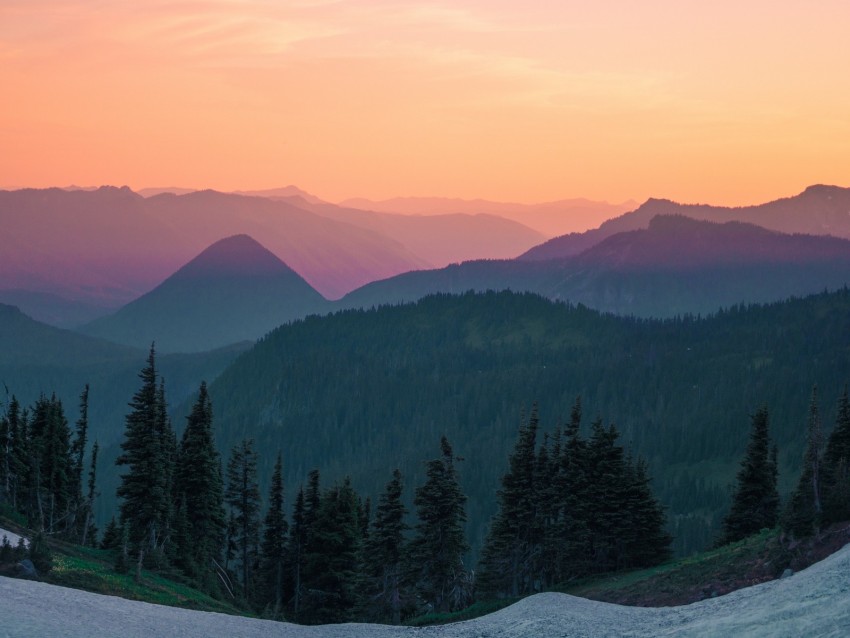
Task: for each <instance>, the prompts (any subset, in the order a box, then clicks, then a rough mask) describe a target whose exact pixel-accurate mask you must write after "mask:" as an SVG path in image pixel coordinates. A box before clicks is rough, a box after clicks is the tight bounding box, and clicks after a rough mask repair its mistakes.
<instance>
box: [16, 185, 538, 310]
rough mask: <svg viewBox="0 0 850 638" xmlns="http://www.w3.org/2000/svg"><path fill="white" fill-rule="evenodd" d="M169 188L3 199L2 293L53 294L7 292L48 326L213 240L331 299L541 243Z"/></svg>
mask: <svg viewBox="0 0 850 638" xmlns="http://www.w3.org/2000/svg"><path fill="white" fill-rule="evenodd" d="M168 190H175V189H154V191H160V192H156V193H154V192H152V191H148V192H146V194H147V195H148V196H147V197H142V196H141V195H139V194H138V193H135V192H133V191H132V190H130V189H129V188H127V187H121V188H116V187H111V186H108V187H100V188H98V189H95V190H73V191H72V190H66V189H60V188H51V189H23V190H17V191H0V227H2V228H3V229H4V231H3V233H2V234H0V254H2V255H3V259H2V260H0V290H8V291H11V290H14V291H22V292H23V293H43V294H49V295H54V296H55V298H54V299H53V300H52V302H51V301H50V299H48V298H47V297H44V296H42V297H40V298H35V297H31V298H29V299H27V298H26V297H25V296H21V295H20V294H18V293H16V295H17V297H16V300H20V301H22V303H24V304H28V306H29V307H28V310H30V311H35V312H38V313H40V314H41V316H42V317H43V318H46V319H47V318H50V317H51V316H53V315H55V314H61V313H62V312H65V311H73V312H74V313H78V310H77V309H73V308H70V307H69V306H68V304H67V303H65V302H66V301H71V302H82V303H83V304H84V305H86V306H88V307H91V308H96V307H106V308H109V307H116V306H120V305H123V304H125V303H127V302H128V301H130V300H132V299H134V298H136V297H138V296H139V295H140V294H143V293H145V292H147V291H149V290H151V289H152V288H153V287H154V286H156V285H158V284H159V283H161V282H162V281H163V280H165V278H166V277H168V276H169V275H171V274H172V273H174V271H176V270H177V268H179V267H180V266H182V265H183V264H185V263H186V262H187V261H189V260H190V259H191V258H192V257H193V256H195V255H197V254H198V253H199V252H201V251H202V250H203V249H204V248H206V247H207V246H209V245H210V244H212V243H213V242H215V241H217V240H219V239H221V238H222V237H227V236H231V235H236V234H248V235H250V236H252V237H255V238H257V239H259V240H261V241H262V242H263V244H264V245H265V246H266V247H267V248H268V249H269V250H270V251H271V252H273V253H274V254H275V255H277V256H278V257H280V258H281V259H283V260H284V261H285V262H286V263H287V264H288V265H289V266H290V267H291V268H292V269H293V270H295V271H296V272H298V273H299V274H300V275H301V276H302V277H304V278H305V279H306V280H307V281H308V282H309V283H310V284H311V285H312V286H313V287H314V288H316V289H317V290H319V291H320V292H321V293H322V294H323V295H324V296H326V297H328V298H338V297H341V296H342V295H343V294H345V293H346V292H349V291H351V290H353V289H355V288H357V287H359V286H362V285H363V284H365V283H368V282H370V281H375V280H378V279H384V278H387V277H390V276H392V275H395V274H398V273H401V272H408V271H411V270H417V269H421V268H429V267H435V266H437V265H444V264H446V263H452V262H455V261H463V260H466V259H470V258H479V257H482V256H489V257H514V256H516V255H518V254H520V253H522V252H524V251H525V250H527V249H528V248H530V247H532V246H534V245H536V244H539V243H540V242H541V241H542V240H543V238H544V237H543V236H541V235H540V234H539V233H536V232H535V231H532V230H530V229H528V228H526V227H523V226H521V225H520V224H517V223H516V222H511V221H508V220H504V219H501V218H496V217H473V216H468V215H467V216H446V217H444V218H429V219H413V218H406V217H401V216H387V215H383V214H380V213H371V212H364V211H355V210H353V209H341V208H339V207H336V206H334V205H332V204H327V203H324V202H321V200H318V198H315V197H313V196H311V195H310V194H309V193H305V192H303V191H301V190H300V189H297V188H295V187H287V188H286V189H277V190H272V191H267V192H266V191H264V192H265V193H266V195H268V196H262V197H261V196H255V195H238V194H232V193H219V192H216V191H210V190H202V191H191V192H187V193H185V194H180V195H176V194H173V193H171V192H166V191H168ZM176 190H178V191H179V192H182V190H183V189H176ZM280 194H285V196H282V197H280V196H278V195H280ZM467 240H468V241H467ZM405 242H406V243H405ZM406 244H409V245H406ZM411 246H412V247H411ZM63 300H64V301H63ZM51 304H52V305H51ZM62 320H64V321H65V322H66V323H68V324H71V323H73V322H72V320H71V319H70V318H68V319H64V318H63V319H62Z"/></svg>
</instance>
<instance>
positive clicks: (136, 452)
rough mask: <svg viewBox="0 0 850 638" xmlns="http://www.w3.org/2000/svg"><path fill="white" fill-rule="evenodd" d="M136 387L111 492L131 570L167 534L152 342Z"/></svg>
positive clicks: (159, 545)
mask: <svg viewBox="0 0 850 638" xmlns="http://www.w3.org/2000/svg"><path fill="white" fill-rule="evenodd" d="M139 378H140V379H141V381H142V387H141V388H139V390H138V391H137V392H136V394H135V395H133V399H132V401H131V402H130V408H131V410H130V413H129V414H128V415H127V417H126V419H125V423H126V427H125V432H124V440H123V441H122V442H121V450H122V453H121V454H120V455H119V457H118V458H117V459H116V461H115V463H116V465H126V466H127V468H128V471H127V473H126V474H123V475H122V476H121V484H120V485H119V486H118V490H117V494H118V497H119V498H120V499H121V524H122V526H123V527H124V528H125V530H126V534H127V538H128V542H129V544H130V547H129V548H128V549H130V550H132V552H134V553H135V554H136V556H137V561H136V564H137V571H136V573H137V575H139V574H140V569H141V565H142V563H143V561H144V557H145V555H146V553H152V552H155V551H156V550H158V549H161V548H162V546H163V544H164V543H165V541H166V539H167V536H168V534H167V527H168V518H169V516H168V512H169V508H170V498H171V494H169V493H168V491H167V483H166V481H167V475H168V468H167V465H168V460H167V458H165V454H164V450H165V446H164V442H163V440H162V436H163V427H162V423H161V415H162V412H163V410H164V406H163V405H162V402H163V401H164V397H162V396H161V393H160V392H158V390H157V375H156V355H155V352H154V347H153V345H152V346H151V349H150V353H149V355H148V361H147V365H146V366H145V367H144V368H143V369H142V371H141V372H140V373H139Z"/></svg>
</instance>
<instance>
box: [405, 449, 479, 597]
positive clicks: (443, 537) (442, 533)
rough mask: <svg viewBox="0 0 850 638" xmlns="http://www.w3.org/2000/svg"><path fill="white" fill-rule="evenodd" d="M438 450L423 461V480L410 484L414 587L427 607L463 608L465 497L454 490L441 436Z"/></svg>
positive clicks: (450, 459) (466, 587) (451, 459)
mask: <svg viewBox="0 0 850 638" xmlns="http://www.w3.org/2000/svg"><path fill="white" fill-rule="evenodd" d="M440 451H441V452H442V455H441V457H440V458H438V459H434V460H432V461H428V462H427V464H426V472H425V474H426V477H427V478H426V480H425V483H424V485H422V486H421V487H418V488H416V492H415V497H414V501H413V502H414V504H415V505H416V513H417V517H418V519H419V522H418V523H417V525H416V536H415V537H414V539H413V541H412V544H411V563H412V567H413V578H414V582H415V586H416V589H417V592H418V593H419V595H420V596H421V597H422V599H423V600H424V601H425V603H426V605H427V607H428V608H429V609H432V610H433V611H438V612H445V611H453V610H455V609H460V608H462V607H464V606H465V605H466V604H467V602H468V601H469V599H470V597H471V582H470V575H469V574H468V573H467V571H466V569H465V568H464V565H463V555H464V554H465V553H466V551H467V550H468V549H469V546H468V545H467V542H466V537H465V535H464V529H463V526H464V523H465V522H466V511H465V507H464V506H465V503H466V496H465V495H464V494H463V492H462V491H461V489H460V485H459V482H458V475H457V469H456V468H455V461H456V458H455V456H454V453H453V451H452V447H451V445H450V444H449V441H448V439H446V437H445V436H443V437H442V439H441V440H440Z"/></svg>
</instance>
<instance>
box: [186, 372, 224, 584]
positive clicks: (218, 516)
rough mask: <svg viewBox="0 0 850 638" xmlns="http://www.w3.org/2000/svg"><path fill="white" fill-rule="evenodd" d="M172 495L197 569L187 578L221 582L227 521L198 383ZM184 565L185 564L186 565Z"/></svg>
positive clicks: (207, 408)
mask: <svg viewBox="0 0 850 638" xmlns="http://www.w3.org/2000/svg"><path fill="white" fill-rule="evenodd" d="M175 484H176V492H177V494H178V495H179V497H180V499H181V501H182V502H183V504H184V512H183V514H181V516H183V517H185V520H186V521H187V523H188V527H189V535H188V539H187V541H188V544H187V546H185V547H181V548H180V549H179V551H180V552H181V553H186V554H188V557H189V559H190V562H191V563H190V564H192V565H194V567H195V568H196V569H197V573H196V574H191V575H192V576H195V577H196V578H198V579H199V581H200V582H201V583H202V584H203V585H204V586H205V587H207V588H214V587H215V586H216V583H218V582H219V580H220V579H222V578H223V574H221V573H220V570H219V567H220V565H219V562H218V560H219V558H220V557H221V550H222V547H223V545H224V533H225V528H226V524H227V520H226V517H225V513H224V506H223V491H224V490H223V479H222V475H221V461H220V458H219V454H218V452H217V451H216V449H215V440H214V436H213V429H212V405H211V404H210V398H209V394H208V393H207V385H206V383H201V387H200V389H199V391H198V399H197V401H196V402H195V404H194V406H193V407H192V411H191V413H190V414H189V416H188V417H186V429H185V430H184V431H183V437H182V439H181V441H180V451H179V453H178V457H177V467H176V470H175ZM187 562H188V561H187Z"/></svg>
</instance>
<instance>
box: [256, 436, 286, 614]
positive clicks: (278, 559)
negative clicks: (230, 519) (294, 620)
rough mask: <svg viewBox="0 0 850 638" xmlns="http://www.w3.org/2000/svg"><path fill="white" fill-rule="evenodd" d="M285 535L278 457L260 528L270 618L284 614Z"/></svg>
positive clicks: (278, 457)
mask: <svg viewBox="0 0 850 638" xmlns="http://www.w3.org/2000/svg"><path fill="white" fill-rule="evenodd" d="M288 531H289V525H288V523H287V522H286V517H285V515H284V512H283V463H282V461H281V456H280V453H278V455H277V461H276V462H275V465H274V472H273V473H272V482H271V488H270V490H269V509H268V511H267V512H266V518H265V521H264V525H263V546H262V553H261V556H262V559H261V571H262V579H263V603H264V604H265V605H266V606H267V607H269V608H270V611H271V615H272V617H273V618H280V617H281V614H282V613H283V604H284V595H285V587H286V535H287V532H288Z"/></svg>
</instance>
